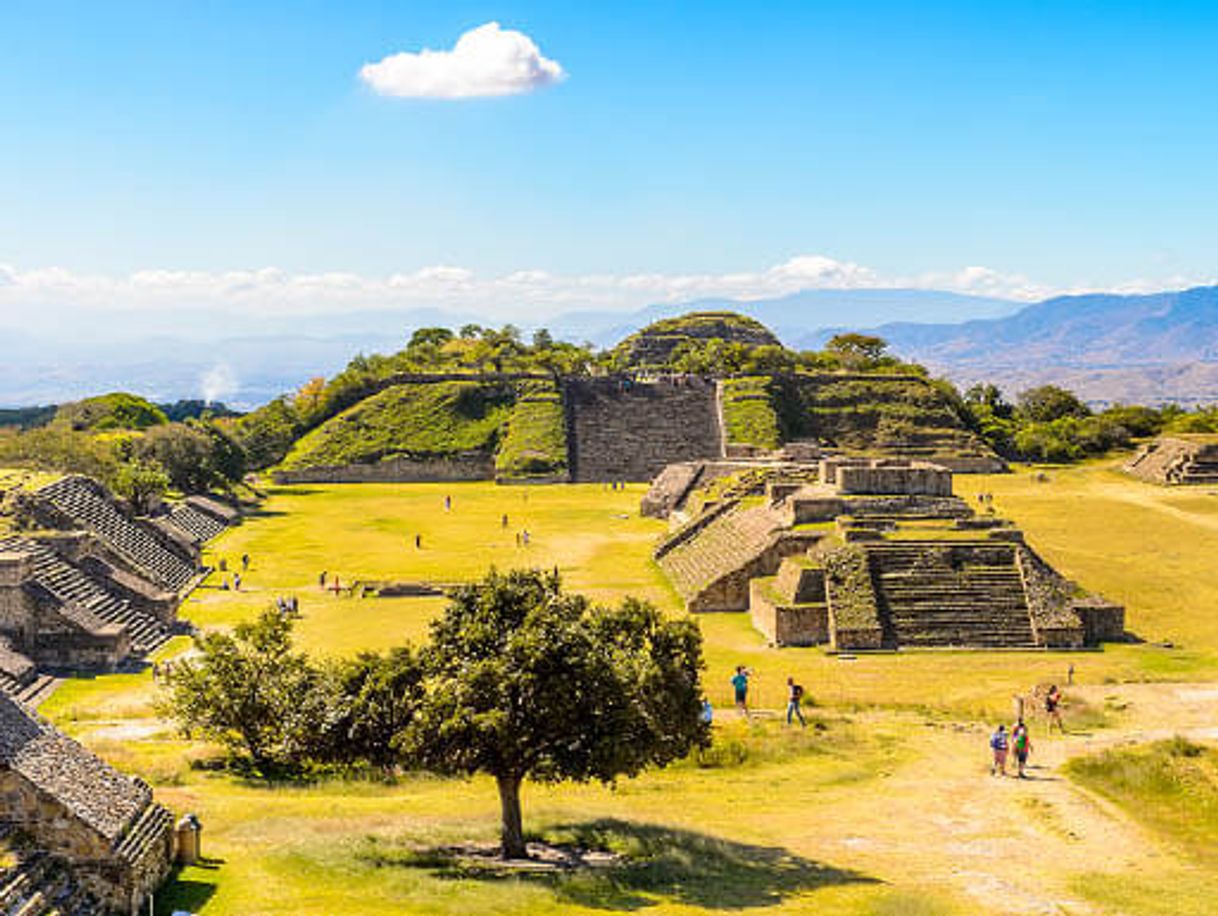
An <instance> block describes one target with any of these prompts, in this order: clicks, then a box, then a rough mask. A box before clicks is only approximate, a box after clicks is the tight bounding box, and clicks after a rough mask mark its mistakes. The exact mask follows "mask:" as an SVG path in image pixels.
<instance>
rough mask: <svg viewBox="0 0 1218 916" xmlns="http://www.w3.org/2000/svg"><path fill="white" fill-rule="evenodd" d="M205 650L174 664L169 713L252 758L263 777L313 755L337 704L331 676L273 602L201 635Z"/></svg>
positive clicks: (199, 641)
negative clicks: (298, 642)
mask: <svg viewBox="0 0 1218 916" xmlns="http://www.w3.org/2000/svg"><path fill="white" fill-rule="evenodd" d="M195 646H196V648H197V649H198V656H197V658H194V659H192V660H190V661H186V662H180V663H178V664H176V665H175V666H174V669H173V680H172V689H171V692H170V695H169V698H168V700H167V701H166V705H167V707H168V712H169V713H170V714H171V715H172V716H173V717H174V718H175V719H176V720H177V721H178V724H179V725H180V726H181V727H182V728H183V729H184V730H185V731H187V732H199V733H200V734H202V735H204V736H205V737H207V738H210V739H212V740H214V741H218V742H219V743H221V744H223V745H224V746H225V747H226V748H228V750H229V752H230V753H232V754H233V755H234V756H236V757H246V758H248V760H249V762H250V763H251V764H252V765H253V767H254V769H255V770H257V772H259V773H260V774H262V775H263V776H269V775H271V774H274V773H277V772H281V771H283V770H285V769H291V768H293V767H295V766H296V765H298V764H299V763H300V762H301V761H303V760H305V759H306V758H307V757H309V756H311V755H312V754H313V752H314V750H315V748H316V743H317V741H318V740H319V736H320V735H322V734H324V731H325V724H326V721H327V718H328V716H329V713H330V711H331V709H332V708H333V705H334V704H333V701H332V692H331V691H330V690H329V689H328V688H329V682H328V681H327V679H326V678H325V677H324V676H323V673H322V672H321V670H320V669H319V668H318V667H316V666H315V665H313V664H312V663H311V662H310V661H309V658H308V656H306V655H305V654H304V653H303V652H299V651H297V650H296V649H295V648H294V647H293V645H292V622H291V620H290V619H288V618H286V617H285V616H283V615H282V614H280V613H278V612H277V611H275V610H274V609H268V610H267V611H265V612H263V613H262V614H261V615H260V616H259V617H258V618H257V619H256V620H253V621H248V622H244V623H239V624H237V626H236V627H235V628H234V629H233V632H232V633H222V632H216V633H207V634H205V635H203V636H200V637H197V638H196V640H195Z"/></svg>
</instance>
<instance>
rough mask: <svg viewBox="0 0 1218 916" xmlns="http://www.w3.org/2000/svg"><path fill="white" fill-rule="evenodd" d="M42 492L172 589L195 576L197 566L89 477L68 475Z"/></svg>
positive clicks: (46, 499) (127, 559)
mask: <svg viewBox="0 0 1218 916" xmlns="http://www.w3.org/2000/svg"><path fill="white" fill-rule="evenodd" d="M38 496H40V497H41V498H42V499H44V500H45V501H46V502H48V503H50V504H51V505H52V506H54V507H55V508H56V509H57V510H58V511H59V512H61V513H62V514H64V515H66V516H67V517H68V518H70V519H71V520H72V521H73V522H74V523H75V524H77V525H79V526H80V527H82V528H85V529H88V530H89V531H92V532H93V533H94V534H95V535H97V536H98V537H99V538H100V539H101V540H102V542H103V543H105V544H106V545H107V546H108V547H109V548H111V549H112V550H114V551H115V553H117V554H119V555H120V556H122V557H123V558H124V559H125V560H126V561H128V562H129V563H131V564H133V565H134V566H135V567H136V568H137V569H139V570H141V571H143V572H144V573H146V574H147V576H148V578H150V579H151V580H152V581H154V582H156V583H157V584H158V585H161V586H162V587H164V588H167V589H169V590H170V591H174V592H178V591H181V590H182V589H184V588H185V587H186V586H188V585H189V584H190V583H191V581H192V580H193V579H194V578H195V576H196V574H197V570H196V569H195V567H194V565H193V564H191V563H190V562H189V561H187V560H186V559H185V558H184V557H182V556H179V555H178V554H177V553H175V552H174V551H172V550H170V549H169V547H168V546H166V545H165V544H164V543H163V542H162V541H161V540H160V539H158V538H157V536H156V535H154V534H153V533H152V532H151V531H150V530H148V528H146V527H144V526H143V525H141V524H140V523H139V522H138V521H136V520H135V519H132V518H130V517H128V516H127V515H125V514H124V513H123V512H121V511H120V510H119V508H118V507H117V506H116V505H114V503H113V502H112V501H111V499H110V498H109V496H108V494H107V493H106V492H105V490H104V489H103V488H102V487H101V486H100V485H99V484H98V483H96V482H95V481H92V480H90V479H89V478H87V477H64V478H62V479H60V480H57V481H56V482H55V483H52V484H49V485H48V486H45V487H43V488H42V489H41V490H39V491H38Z"/></svg>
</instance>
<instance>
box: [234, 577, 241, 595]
mask: <svg viewBox="0 0 1218 916" xmlns="http://www.w3.org/2000/svg"><path fill="white" fill-rule="evenodd" d="M233 591H235V592H239V591H241V573H233Z"/></svg>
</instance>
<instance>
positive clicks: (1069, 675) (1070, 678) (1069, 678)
mask: <svg viewBox="0 0 1218 916" xmlns="http://www.w3.org/2000/svg"><path fill="white" fill-rule="evenodd" d="M1066 686H1067V687H1073V686H1074V662H1071V663H1070V667H1069V668H1067V669H1066Z"/></svg>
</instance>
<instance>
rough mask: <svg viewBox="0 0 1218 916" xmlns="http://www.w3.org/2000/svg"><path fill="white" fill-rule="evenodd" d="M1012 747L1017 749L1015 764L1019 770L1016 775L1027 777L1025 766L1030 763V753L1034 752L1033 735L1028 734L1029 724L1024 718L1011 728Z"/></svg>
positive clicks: (1022, 777)
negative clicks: (1026, 723)
mask: <svg viewBox="0 0 1218 916" xmlns="http://www.w3.org/2000/svg"><path fill="white" fill-rule="evenodd" d="M1011 747H1012V748H1013V749H1014V750H1015V765H1016V767H1017V768H1018V770H1019V772H1018V773H1017V774H1016V775H1017V776H1018V777H1019V778H1020V779H1027V778H1028V776H1027V774H1026V773H1024V768H1025V767H1026V766H1027V765H1028V754H1030V753H1031V752H1032V736H1031V735H1030V734H1028V726H1027V725H1025V724H1024V721H1023V719H1020V720H1019V721H1018V722H1016V723H1015V727H1014V728H1012V729H1011Z"/></svg>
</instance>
